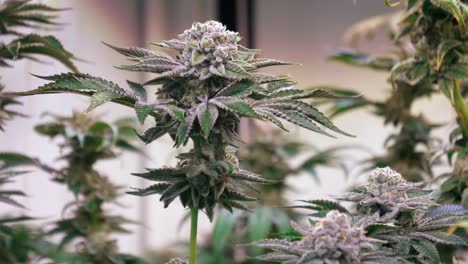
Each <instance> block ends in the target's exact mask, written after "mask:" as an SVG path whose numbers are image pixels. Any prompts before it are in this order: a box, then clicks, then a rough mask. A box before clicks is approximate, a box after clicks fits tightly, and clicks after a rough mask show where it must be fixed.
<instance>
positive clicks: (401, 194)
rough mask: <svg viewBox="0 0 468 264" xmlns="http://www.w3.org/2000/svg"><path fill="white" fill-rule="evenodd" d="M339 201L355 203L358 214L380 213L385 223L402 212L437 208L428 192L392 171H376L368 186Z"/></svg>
mask: <svg viewBox="0 0 468 264" xmlns="http://www.w3.org/2000/svg"><path fill="white" fill-rule="evenodd" d="M337 199H339V200H343V201H351V202H355V203H356V204H357V209H358V210H360V211H362V212H367V213H377V215H378V217H381V218H382V220H390V219H393V218H396V217H397V216H398V213H400V212H402V211H412V210H423V209H427V208H429V207H431V206H433V205H435V204H434V202H432V201H431V197H430V194H429V192H426V191H424V190H422V189H421V188H419V187H418V186H417V185H416V184H414V183H411V182H407V181H406V180H405V179H404V178H403V177H402V176H401V175H400V174H399V173H398V172H396V171H394V170H392V169H391V168H389V167H386V168H377V169H374V170H373V171H372V172H371V173H370V175H369V176H368V179H367V183H366V184H363V185H361V186H358V187H356V191H353V192H349V193H345V194H343V195H340V196H337Z"/></svg>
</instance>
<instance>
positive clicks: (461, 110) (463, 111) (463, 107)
mask: <svg viewBox="0 0 468 264" xmlns="http://www.w3.org/2000/svg"><path fill="white" fill-rule="evenodd" d="M453 101H454V102H453V104H454V107H455V110H456V111H457V114H458V117H459V122H460V125H461V126H462V128H463V134H464V135H465V136H468V105H467V104H466V102H465V100H464V99H463V96H462V95H461V84H460V81H456V82H455V89H454V91H453Z"/></svg>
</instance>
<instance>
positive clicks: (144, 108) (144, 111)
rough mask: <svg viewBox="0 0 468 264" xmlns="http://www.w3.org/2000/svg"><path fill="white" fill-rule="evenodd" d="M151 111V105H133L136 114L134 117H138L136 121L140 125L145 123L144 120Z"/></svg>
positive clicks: (152, 107) (152, 109) (152, 108)
mask: <svg viewBox="0 0 468 264" xmlns="http://www.w3.org/2000/svg"><path fill="white" fill-rule="evenodd" d="M153 111H154V106H153V105H146V104H140V103H135V113H136V116H137V117H138V121H140V123H141V124H144V123H145V120H146V118H147V117H148V115H149V114H151V113H152V112H153Z"/></svg>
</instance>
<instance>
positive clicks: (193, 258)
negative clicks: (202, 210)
mask: <svg viewBox="0 0 468 264" xmlns="http://www.w3.org/2000/svg"><path fill="white" fill-rule="evenodd" d="M191 211H192V214H191V221H192V223H191V226H190V257H189V264H196V262H197V226H198V208H197V207H194V208H192V209H191Z"/></svg>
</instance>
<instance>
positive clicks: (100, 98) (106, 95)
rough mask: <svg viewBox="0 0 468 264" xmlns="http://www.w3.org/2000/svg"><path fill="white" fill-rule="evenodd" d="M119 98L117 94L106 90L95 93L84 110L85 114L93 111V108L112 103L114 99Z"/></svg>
mask: <svg viewBox="0 0 468 264" xmlns="http://www.w3.org/2000/svg"><path fill="white" fill-rule="evenodd" d="M119 97H120V96H119V95H118V94H115V93H114V92H112V91H108V90H100V91H97V92H96V93H95V94H93V96H92V97H91V104H90V105H89V106H88V109H86V111H87V112H89V111H91V110H93V109H94V108H96V107H98V106H100V105H102V104H104V103H107V102H109V101H112V100H114V99H117V98H119Z"/></svg>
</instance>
